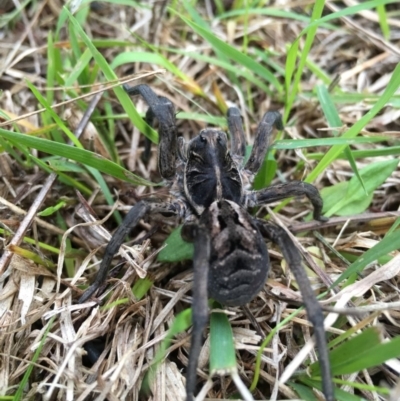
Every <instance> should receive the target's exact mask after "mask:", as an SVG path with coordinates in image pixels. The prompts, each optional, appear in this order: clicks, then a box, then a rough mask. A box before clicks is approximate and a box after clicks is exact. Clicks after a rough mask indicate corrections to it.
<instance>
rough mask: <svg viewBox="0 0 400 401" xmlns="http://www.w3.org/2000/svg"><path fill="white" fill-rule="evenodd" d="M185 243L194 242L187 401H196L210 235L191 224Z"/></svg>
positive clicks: (185, 231)
mask: <svg viewBox="0 0 400 401" xmlns="http://www.w3.org/2000/svg"><path fill="white" fill-rule="evenodd" d="M182 237H183V238H184V239H185V241H189V242H193V244H194V255H193V290H192V292H193V302H192V321H193V331H192V339H191V343H190V351H189V363H188V368H187V373H186V394H187V395H186V397H187V398H186V401H193V400H194V392H195V389H196V370H197V364H198V361H199V355H200V350H201V343H202V339H203V332H204V328H205V326H206V324H207V321H208V301H207V300H208V288H207V286H208V270H209V259H210V252H211V251H210V246H211V245H210V243H211V239H210V235H209V233H208V232H207V229H206V228H205V227H203V226H202V225H197V224H196V223H189V224H186V225H184V226H183V228H182Z"/></svg>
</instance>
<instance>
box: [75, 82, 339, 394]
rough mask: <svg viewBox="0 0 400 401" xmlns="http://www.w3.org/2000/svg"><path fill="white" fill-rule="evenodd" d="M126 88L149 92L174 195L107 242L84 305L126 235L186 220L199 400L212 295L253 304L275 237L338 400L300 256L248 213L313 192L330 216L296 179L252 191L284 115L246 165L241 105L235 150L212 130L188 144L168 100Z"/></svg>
mask: <svg viewBox="0 0 400 401" xmlns="http://www.w3.org/2000/svg"><path fill="white" fill-rule="evenodd" d="M125 89H126V91H127V92H128V93H129V94H131V95H142V96H143V97H144V99H145V100H146V102H147V103H148V105H149V109H148V111H147V113H146V120H147V122H148V123H149V124H150V125H153V123H154V120H155V119H157V120H158V131H159V135H160V143H159V151H158V167H159V170H160V174H161V176H162V177H163V179H164V180H165V182H166V184H167V185H168V186H169V188H170V193H171V200H170V201H169V202H154V201H151V202H146V201H140V202H138V203H137V204H136V205H135V206H133V207H132V209H131V210H130V211H129V213H128V214H127V216H126V217H125V219H124V221H123V223H122V225H121V226H120V227H119V228H118V229H117V230H116V232H115V233H114V235H113V236H112V238H111V240H110V242H109V244H108V245H107V248H106V251H105V254H104V258H103V261H102V263H101V265H100V268H99V271H98V273H97V276H96V279H95V281H94V283H93V284H92V285H91V286H90V287H89V288H88V289H87V290H86V292H85V293H84V294H83V295H82V297H81V298H80V302H84V301H86V300H87V299H88V298H90V297H91V296H92V295H93V294H94V292H95V291H96V290H97V289H98V288H99V286H100V285H101V284H102V283H103V282H104V280H105V279H106V277H107V273H108V269H109V266H110V263H111V261H112V258H113V257H114V255H115V253H116V252H117V251H118V249H119V247H120V246H121V244H122V243H123V241H124V238H125V237H126V235H127V234H128V233H129V232H130V231H131V230H132V229H133V228H134V227H135V226H136V225H137V224H138V223H139V221H140V220H141V219H142V218H143V217H145V216H146V215H148V214H149V213H152V212H161V213H164V214H168V215H169V214H175V215H177V216H179V217H181V218H182V219H183V223H184V225H183V228H182V236H183V238H184V239H185V240H187V241H191V242H193V244H194V256H193V270H194V277H193V280H194V286H193V306H192V309H193V314H192V316H193V334H192V344H191V348H190V355H189V365H188V369H187V375H186V378H187V380H186V390H187V400H189V401H190V400H193V397H194V391H195V387H196V368H197V362H198V358H199V353H200V348H201V341H202V333H203V329H204V327H205V325H206V324H207V319H208V305H207V299H208V296H211V297H213V298H214V299H215V300H217V301H219V302H220V303H222V304H225V305H228V306H241V305H244V304H246V303H248V302H250V301H251V300H252V299H253V298H254V297H255V296H256V295H257V294H258V292H259V291H260V290H261V289H262V288H263V287H264V284H265V282H266V279H267V275H268V271H269V257H268V251H267V247H266V245H265V240H264V238H265V239H268V240H270V241H272V242H274V243H276V244H277V245H278V246H279V247H280V248H281V250H282V253H283V256H284V257H285V259H286V260H287V262H288V264H289V266H290V268H291V269H292V272H293V274H294V276H295V278H296V281H297V283H298V285H299V287H300V290H301V293H302V296H303V302H304V304H305V306H306V308H307V312H308V316H309V319H310V321H311V322H312V323H313V325H314V333H315V338H316V342H317V346H318V348H319V357H320V366H321V374H322V379H323V380H322V383H323V392H324V395H325V398H326V399H327V401H333V400H334V394H333V385H332V381H331V377H330V366H329V359H328V352H327V347H326V340H325V331H324V327H323V314H322V310H321V308H320V306H319V304H318V302H317V300H316V298H315V295H314V293H313V291H312V288H311V286H310V283H309V281H308V278H307V275H306V274H305V272H304V270H303V268H302V266H301V255H300V253H299V251H298V250H297V248H296V246H295V245H294V243H293V241H292V240H291V239H290V237H289V235H288V234H287V233H286V231H285V230H284V229H282V228H281V227H279V226H276V225H274V224H271V223H269V222H267V221H265V220H259V219H256V218H254V217H252V216H251V215H250V214H249V213H248V212H247V210H246V208H247V207H254V206H260V205H264V204H267V203H271V202H275V201H277V200H281V199H284V198H288V197H291V196H297V195H300V196H302V195H306V196H307V197H308V198H309V199H310V201H311V202H312V204H313V206H314V218H315V219H316V220H325V218H323V217H322V216H321V211H322V200H321V197H320V195H319V193H318V190H317V189H316V188H315V187H314V186H313V185H311V184H307V183H304V182H301V181H292V182H288V183H285V184H278V185H273V186H270V187H267V188H264V189H262V190H259V191H253V190H250V189H249V186H250V184H251V181H252V177H253V176H254V174H255V173H256V172H257V171H258V169H259V168H260V166H261V164H262V162H263V161H264V158H265V155H266V153H267V150H268V145H269V139H270V137H271V133H272V130H273V129H274V127H277V128H279V129H281V128H282V123H281V118H280V114H279V113H277V112H267V113H266V114H265V115H264V117H263V118H262V120H261V122H260V124H259V125H258V128H257V132H256V137H255V141H254V146H253V149H252V152H251V154H250V157H249V159H248V161H247V162H246V164H244V165H243V160H244V155H245V137H244V132H243V128H242V122H241V116H240V112H239V110H238V109H237V108H235V107H232V108H230V109H229V110H228V127H229V133H230V137H231V138H230V139H231V140H230V148H229V147H228V139H227V135H226V134H225V133H224V132H222V131H220V130H216V129H210V128H207V129H204V130H202V131H201V132H200V133H199V134H198V135H197V136H196V137H195V138H193V139H192V140H191V141H189V142H188V143H186V142H185V141H184V140H183V138H177V136H176V126H175V109H174V107H173V104H172V103H171V102H170V101H169V100H168V99H166V98H165V97H159V96H157V95H156V94H155V93H154V92H153V91H152V90H151V89H150V88H149V87H148V86H147V85H138V86H135V87H126V88H125Z"/></svg>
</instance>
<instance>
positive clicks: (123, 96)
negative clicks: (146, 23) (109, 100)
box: [63, 7, 158, 143]
mask: <svg viewBox="0 0 400 401" xmlns="http://www.w3.org/2000/svg"><path fill="white" fill-rule="evenodd" d="M63 10H64V11H65V12H66V14H67V15H68V17H69V18H70V21H71V23H72V24H73V26H74V28H75V30H76V32H77V33H78V34H79V36H80V37H81V38H82V40H83V42H84V43H85V45H86V46H87V48H88V49H89V50H90V52H91V54H92V56H93V58H94V60H95V62H96V63H97V64H98V65H99V67H100V69H101V71H102V72H103V74H104V75H105V77H106V79H107V80H109V81H113V80H116V79H118V77H117V76H116V75H115V73H114V71H113V70H112V68H111V67H110V65H109V64H108V63H107V61H106V59H105V58H104V56H103V55H102V54H101V53H100V52H99V51H98V50H97V49H96V47H95V46H94V44H93V43H92V41H91V40H90V39H89V37H88V36H87V35H86V33H85V32H84V30H83V29H82V27H81V26H80V25H79V22H78V21H77V20H76V19H75V18H74V17H73V15H72V14H71V13H70V12H69V10H68V9H67V8H66V7H64V8H63ZM113 90H114V92H115V95H116V96H117V98H118V100H119V102H120V103H121V106H122V107H123V108H124V110H125V111H126V113H127V114H128V116H129V118H130V119H131V121H132V123H133V124H134V125H135V126H136V127H137V128H138V129H139V130H140V131H141V132H142V133H143V134H144V135H146V136H147V138H149V139H150V140H151V141H152V142H155V143H157V142H158V134H157V132H156V131H154V130H153V128H151V127H150V126H149V125H148V124H146V122H145V121H144V120H143V118H141V117H140V115H139V113H138V112H137V111H136V109H135V107H134V105H133V103H132V101H131V99H130V97H129V96H128V94H127V93H126V92H125V91H124V89H123V88H122V87H120V86H116V87H114V89H113Z"/></svg>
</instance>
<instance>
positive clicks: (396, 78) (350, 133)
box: [305, 64, 400, 182]
mask: <svg viewBox="0 0 400 401" xmlns="http://www.w3.org/2000/svg"><path fill="white" fill-rule="evenodd" d="M399 86H400V64H397V66H396V68H395V70H394V71H393V74H392V77H391V78H390V81H389V83H388V85H387V86H386V89H385V91H384V92H383V94H382V96H381V97H380V98H379V99H378V100H377V102H376V103H375V104H374V105H373V106H372V108H371V110H369V111H368V113H366V114H365V115H364V116H363V117H361V118H360V119H359V120H358V121H356V123H355V124H354V125H353V126H352V127H351V128H349V129H348V130H347V131H346V132H345V133H344V134H343V135H342V138H354V137H355V136H357V135H358V133H359V132H360V131H361V130H362V129H363V128H364V127H365V126H366V125H367V124H368V123H369V121H371V120H372V119H373V118H374V117H375V116H376V114H378V113H379V111H380V110H381V109H382V108H383V107H384V106H385V105H386V103H387V102H388V101H389V100H390V98H391V97H392V96H393V95H394V93H396V91H397V90H398V88H399ZM345 146H346V145H338V146H335V147H333V148H332V149H330V150H329V151H328V152H327V153H326V154H325V156H324V157H323V158H322V160H321V161H320V162H319V163H318V165H317V166H316V167H315V168H314V170H313V171H311V173H310V174H309V175H308V177H307V178H306V180H305V181H306V182H312V181H314V180H315V179H316V178H317V177H318V176H319V175H320V174H322V172H323V171H324V170H325V169H326V168H327V167H328V166H329V164H330V163H332V161H333V160H335V159H336V158H337V156H338V155H339V154H340V153H341V152H342V151H343V150H344V149H345Z"/></svg>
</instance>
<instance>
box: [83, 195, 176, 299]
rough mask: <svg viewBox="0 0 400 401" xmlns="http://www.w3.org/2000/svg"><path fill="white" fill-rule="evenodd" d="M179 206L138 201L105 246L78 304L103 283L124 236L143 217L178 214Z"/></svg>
mask: <svg viewBox="0 0 400 401" xmlns="http://www.w3.org/2000/svg"><path fill="white" fill-rule="evenodd" d="M179 206H180V205H175V204H173V203H171V204H159V203H149V202H144V201H140V202H138V203H137V204H136V205H135V206H133V207H132V209H131V210H130V211H129V212H128V214H127V215H126V217H125V219H124V221H123V222H122V224H121V225H120V226H119V227H118V228H117V230H116V231H115V233H114V234H113V236H112V237H111V239H110V242H109V243H108V244H107V247H106V250H105V252H104V257H103V260H102V261H101V264H100V268H99V270H98V272H97V275H96V278H95V280H94V282H93V284H91V285H90V287H89V288H87V290H86V291H85V292H84V293H83V295H82V296H81V297H80V298H79V301H78V302H79V303H80V304H81V303H83V302H85V301H87V300H88V299H89V298H90V297H91V296H92V295H93V294H94V293H95V292H96V290H97V289H98V288H99V287H100V286H101V285H102V284H103V283H104V281H105V280H106V278H107V275H108V270H109V267H110V264H111V262H112V260H113V258H114V255H115V254H116V253H117V252H118V250H119V248H120V246H121V245H122V243H123V242H124V240H125V238H126V236H127V235H128V234H129V233H130V231H131V230H133V229H134V228H135V227H136V226H137V225H138V224H139V221H140V220H141V219H142V218H143V217H145V216H146V215H147V214H149V213H151V212H153V211H163V212H165V213H172V214H179V213H180V210H179Z"/></svg>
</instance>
